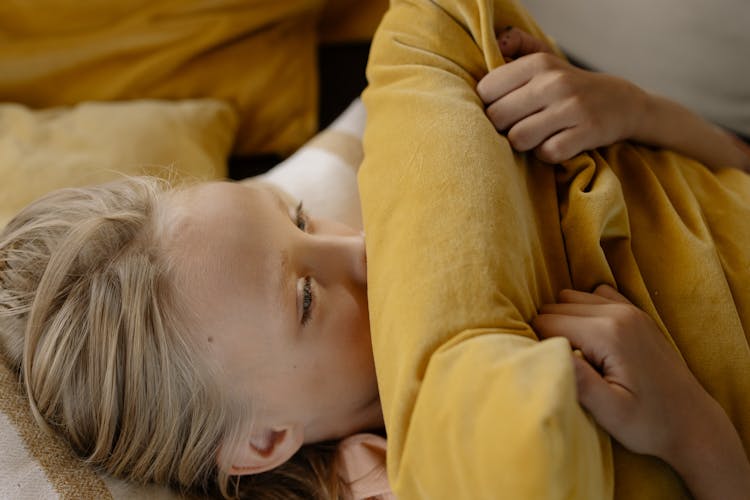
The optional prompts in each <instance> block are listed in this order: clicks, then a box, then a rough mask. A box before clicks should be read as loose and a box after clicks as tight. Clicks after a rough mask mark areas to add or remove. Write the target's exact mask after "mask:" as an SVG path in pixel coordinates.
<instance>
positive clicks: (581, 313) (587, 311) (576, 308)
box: [539, 303, 609, 318]
mask: <svg viewBox="0 0 750 500" xmlns="http://www.w3.org/2000/svg"><path fill="white" fill-rule="evenodd" d="M603 305H609V303H602V304H573V303H567V304H566V303H563V304H544V305H543V306H542V307H540V308H539V314H556V315H563V316H578V317H582V318H587V317H594V316H602V315H603V312H602V307H601V306H603Z"/></svg>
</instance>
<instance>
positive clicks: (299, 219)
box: [294, 201, 307, 231]
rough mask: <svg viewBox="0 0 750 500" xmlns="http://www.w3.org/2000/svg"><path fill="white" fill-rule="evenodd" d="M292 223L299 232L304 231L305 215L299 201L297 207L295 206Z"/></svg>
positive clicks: (305, 224) (305, 227)
mask: <svg viewBox="0 0 750 500" xmlns="http://www.w3.org/2000/svg"><path fill="white" fill-rule="evenodd" d="M294 223H295V224H296V225H297V227H298V228H299V229H300V230H301V231H305V230H306V229H307V214H306V213H305V210H304V209H303V208H302V202H301V201H300V202H299V205H297V209H296V210H295V216H294Z"/></svg>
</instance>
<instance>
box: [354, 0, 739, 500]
mask: <svg viewBox="0 0 750 500" xmlns="http://www.w3.org/2000/svg"><path fill="white" fill-rule="evenodd" d="M505 25H514V26H519V27H522V28H523V29H525V30H527V31H529V32H531V33H533V34H536V35H540V32H539V30H538V28H537V26H536V25H535V24H534V22H533V21H532V20H531V19H530V18H529V17H528V15H527V14H526V13H525V11H524V10H523V9H522V8H521V7H520V6H519V4H517V3H516V2H514V1H513V0H498V1H496V2H494V3H493V1H492V0H434V1H429V0H403V1H399V0H394V1H392V2H391V9H390V11H389V12H388V13H387V15H386V17H385V19H384V21H383V23H382V24H381V26H380V28H379V31H378V33H377V34H376V37H375V40H374V43H373V50H372V54H371V58H370V66H369V68H368V77H369V81H370V87H369V88H368V90H367V91H366V92H365V97H364V100H365V104H366V106H367V108H368V128H367V131H366V135H365V144H364V147H365V161H364V164H363V166H362V169H361V170H360V174H359V181H360V194H361V198H362V203H363V217H364V226H365V232H366V233H367V236H368V238H367V252H368V266H369V267H368V269H369V279H370V281H369V299H370V314H371V322H372V337H373V345H374V351H375V360H376V367H377V371H378V380H379V384H380V390H381V399H382V404H383V409H384V416H385V422H386V428H387V431H388V474H389V478H390V481H391V484H392V486H393V489H394V491H395V493H396V495H397V496H398V498H400V499H402V500H407V499H413V498H426V499H442V498H446V499H456V498H467V499H469V498H470V499H482V498H511V499H526V498H571V499H573V498H575V499H579V498H591V499H597V500H599V499H604V498H611V497H614V498H622V499H629V498H638V499H657V498H658V499H669V498H684V497H688V496H689V494H688V492H687V490H686V489H685V487H684V485H683V484H682V482H681V480H680V479H679V477H678V476H677V475H676V474H675V473H674V472H673V471H672V470H671V469H670V468H669V467H668V466H667V465H666V464H664V463H662V462H661V461H659V460H657V459H654V458H651V457H646V456H637V455H634V454H631V453H629V452H627V451H625V450H624V449H622V448H621V447H620V446H619V445H617V443H612V444H610V439H609V438H608V437H607V436H606V435H605V434H604V433H603V432H601V431H600V430H598V429H597V427H596V426H595V424H594V423H593V421H592V420H591V419H590V418H589V417H588V416H587V415H586V414H585V413H584V412H583V411H582V410H581V409H580V407H579V406H578V404H577V402H576V396H575V381H574V375H573V371H572V364H571V362H570V349H569V346H568V344H567V342H566V341H564V340H562V339H554V340H549V341H544V342H541V343H539V342H537V341H536V338H535V336H534V333H533V332H532V330H531V329H530V327H529V326H528V322H529V320H531V319H532V318H533V317H534V315H535V314H536V311H537V309H538V307H539V306H541V305H542V304H543V303H547V302H552V301H554V298H555V296H556V293H557V292H558V291H559V290H560V289H561V288H563V287H574V288H577V289H580V290H587V291H590V290H592V289H593V288H594V287H595V286H596V285H597V284H599V283H610V284H613V285H616V286H617V287H618V289H619V290H620V291H622V292H623V293H624V294H625V295H626V296H628V297H629V298H630V299H631V300H632V301H633V302H634V303H635V304H636V305H638V306H639V307H641V308H642V309H644V310H645V311H647V312H648V313H649V314H650V315H652V316H653V317H654V318H655V319H656V321H657V323H658V324H659V325H660V327H662V329H663V331H664V333H665V335H667V336H668V337H669V338H670V339H671V341H673V343H674V345H675V346H676V348H677V349H679V351H680V353H681V354H682V356H683V357H684V359H685V360H686V362H687V363H688V365H689V366H690V368H691V370H692V371H693V372H694V373H695V375H696V376H697V377H698V379H699V380H700V382H701V383H702V384H703V386H704V387H705V388H706V389H707V390H708V391H709V392H710V393H711V394H712V395H713V397H714V398H716V399H717V400H718V401H719V403H720V404H721V405H722V406H723V407H724V409H725V410H726V411H727V413H728V414H729V416H730V418H731V419H732V421H733V422H734V424H735V425H736V427H737V429H738V431H739V433H740V436H741V438H742V440H743V442H744V443H745V444H746V447H747V446H748V445H750V349H749V348H748V338H747V335H746V333H745V332H746V330H747V328H748V327H750V177H748V176H746V175H745V174H742V173H740V172H739V171H736V170H730V169H726V170H721V171H719V172H717V173H711V172H709V171H708V170H707V169H706V168H705V167H703V166H702V165H700V164H697V163H696V162H693V161H691V160H689V159H687V158H685V157H682V156H680V155H678V154H675V153H672V152H667V151H655V150H651V149H648V148H645V147H640V146H635V145H632V144H627V143H625V144H617V145H615V146H612V147H609V148H603V149H600V150H597V151H594V152H591V153H590V154H581V155H579V156H577V157H576V158H573V159H572V160H570V161H568V162H566V163H565V164H564V165H562V166H558V167H552V166H549V165H544V164H541V163H539V162H537V161H535V160H534V159H533V158H532V157H530V156H525V155H520V154H514V153H513V152H512V150H511V148H510V146H509V145H508V142H507V141H506V140H505V138H504V137H502V136H501V135H499V134H498V133H497V132H496V131H495V130H494V128H493V126H492V124H491V123H490V122H489V121H488V120H487V118H486V117H485V114H484V109H483V106H482V103H481V102H480V100H479V98H478V97H477V95H476V92H475V86H476V83H477V81H478V80H479V79H480V78H481V77H482V76H484V75H485V74H486V73H487V71H488V70H489V69H491V68H492V67H495V66H497V65H499V64H502V63H503V62H502V61H503V59H502V55H501V54H500V52H499V49H498V47H497V45H496V41H495V30H496V29H498V28H500V27H502V26H505Z"/></svg>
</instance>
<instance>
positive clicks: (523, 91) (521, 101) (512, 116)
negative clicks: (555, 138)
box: [487, 84, 549, 151]
mask: <svg viewBox="0 0 750 500" xmlns="http://www.w3.org/2000/svg"><path fill="white" fill-rule="evenodd" d="M536 90H537V89H536V88H535V87H534V86H533V85H531V84H526V85H523V86H521V87H520V88H517V89H514V90H512V91H511V92H510V93H508V94H506V95H504V96H503V97H501V98H499V99H498V100H496V101H495V102H493V103H492V104H491V105H490V106H489V107H488V108H487V117H488V118H489V119H490V121H491V122H492V124H493V125H494V126H495V128H496V129H498V130H506V129H508V128H509V127H511V126H515V125H517V124H518V122H519V121H520V120H523V119H524V118H527V117H530V115H534V114H536V113H538V112H539V111H541V110H542V109H544V107H545V106H547V104H548V99H549V96H544V95H539V92H537V91H536ZM535 123H538V124H539V125H541V126H546V123H545V122H544V121H542V120H540V119H538V118H537V119H536V120H535ZM532 126H533V125H532ZM537 133H538V131H537ZM514 147H515V145H514ZM527 149H531V148H527ZM519 151H521V150H519Z"/></svg>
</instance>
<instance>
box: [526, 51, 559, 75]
mask: <svg viewBox="0 0 750 500" xmlns="http://www.w3.org/2000/svg"><path fill="white" fill-rule="evenodd" d="M529 57H530V58H533V63H534V66H535V67H536V68H537V69H538V70H541V71H545V70H551V69H553V68H556V67H557V65H558V64H559V60H558V58H557V57H555V56H553V55H552V54H549V53H547V52H536V53H534V54H531V55H530V56H529Z"/></svg>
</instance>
